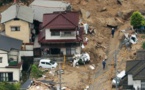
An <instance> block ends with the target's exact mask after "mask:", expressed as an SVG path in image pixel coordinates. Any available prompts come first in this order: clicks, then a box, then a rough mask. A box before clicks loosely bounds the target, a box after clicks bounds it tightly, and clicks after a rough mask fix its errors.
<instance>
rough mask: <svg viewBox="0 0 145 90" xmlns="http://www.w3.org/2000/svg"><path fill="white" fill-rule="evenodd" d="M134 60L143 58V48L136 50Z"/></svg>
mask: <svg viewBox="0 0 145 90" xmlns="http://www.w3.org/2000/svg"><path fill="white" fill-rule="evenodd" d="M136 60H145V50H139V51H137V53H136Z"/></svg>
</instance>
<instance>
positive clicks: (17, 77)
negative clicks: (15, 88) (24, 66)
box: [0, 68, 21, 81]
mask: <svg viewBox="0 0 145 90" xmlns="http://www.w3.org/2000/svg"><path fill="white" fill-rule="evenodd" d="M0 72H13V80H17V81H20V73H21V70H20V69H18V68H0Z"/></svg>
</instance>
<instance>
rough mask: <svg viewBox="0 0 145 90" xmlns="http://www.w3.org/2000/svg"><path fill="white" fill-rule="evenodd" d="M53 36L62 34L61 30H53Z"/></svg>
mask: <svg viewBox="0 0 145 90" xmlns="http://www.w3.org/2000/svg"><path fill="white" fill-rule="evenodd" d="M51 36H60V31H51Z"/></svg>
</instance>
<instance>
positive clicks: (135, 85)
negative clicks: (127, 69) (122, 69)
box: [133, 80, 141, 90]
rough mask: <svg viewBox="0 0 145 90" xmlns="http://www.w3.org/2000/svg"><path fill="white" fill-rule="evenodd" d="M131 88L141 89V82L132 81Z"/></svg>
mask: <svg viewBox="0 0 145 90" xmlns="http://www.w3.org/2000/svg"><path fill="white" fill-rule="evenodd" d="M133 87H134V88H135V90H138V88H141V80H134V81H133Z"/></svg>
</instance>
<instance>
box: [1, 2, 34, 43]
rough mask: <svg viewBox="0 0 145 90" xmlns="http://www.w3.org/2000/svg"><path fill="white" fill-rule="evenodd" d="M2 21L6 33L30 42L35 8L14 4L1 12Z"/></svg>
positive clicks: (24, 41)
mask: <svg viewBox="0 0 145 90" xmlns="http://www.w3.org/2000/svg"><path fill="white" fill-rule="evenodd" d="M1 23H3V24H4V27H5V35H7V36H9V37H12V38H16V39H20V40H22V41H23V43H30V42H31V41H32V39H33V38H34V37H32V34H31V32H32V31H31V29H32V28H31V26H32V23H33V10H32V9H31V8H30V7H27V6H22V5H17V4H13V5H12V6H10V7H9V8H8V9H6V10H5V11H3V12H2V13H1Z"/></svg>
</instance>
